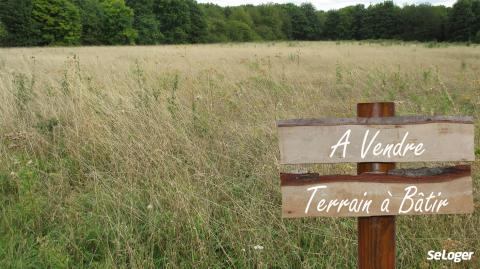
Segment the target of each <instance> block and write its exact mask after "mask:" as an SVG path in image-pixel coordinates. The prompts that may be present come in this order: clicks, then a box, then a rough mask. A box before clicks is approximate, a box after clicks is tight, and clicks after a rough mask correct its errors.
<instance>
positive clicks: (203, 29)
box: [188, 1, 208, 43]
mask: <svg viewBox="0 0 480 269" xmlns="http://www.w3.org/2000/svg"><path fill="white" fill-rule="evenodd" d="M189 6H190V24H191V25H190V29H189V32H188V34H189V41H190V42H191V43H201V42H202V43H203V42H205V41H206V37H207V34H208V28H207V27H208V25H207V20H206V18H205V13H204V11H203V9H201V8H200V7H199V6H198V4H197V3H196V2H195V1H189Z"/></svg>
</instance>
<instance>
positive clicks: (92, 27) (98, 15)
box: [75, 0, 105, 45]
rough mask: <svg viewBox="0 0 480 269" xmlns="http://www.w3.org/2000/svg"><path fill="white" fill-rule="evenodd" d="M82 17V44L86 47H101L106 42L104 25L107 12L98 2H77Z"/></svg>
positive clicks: (91, 0) (92, 0) (78, 0)
mask: <svg viewBox="0 0 480 269" xmlns="http://www.w3.org/2000/svg"><path fill="white" fill-rule="evenodd" d="M75 3H76V4H77V6H79V7H80V13H81V17H82V36H81V43H82V44H84V45H101V44H103V42H104V35H103V24H104V22H105V12H104V10H103V6H102V5H101V2H100V1H98V0H76V1H75Z"/></svg>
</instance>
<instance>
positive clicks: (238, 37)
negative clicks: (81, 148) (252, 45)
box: [226, 20, 258, 42]
mask: <svg viewBox="0 0 480 269" xmlns="http://www.w3.org/2000/svg"><path fill="white" fill-rule="evenodd" d="M226 28H227V33H228V37H229V39H230V41H235V42H242V41H253V40H257V39H258V36H257V35H256V33H255V32H254V31H253V30H252V28H250V26H249V25H248V24H246V23H244V22H241V21H237V20H229V21H228V22H227V24H226Z"/></svg>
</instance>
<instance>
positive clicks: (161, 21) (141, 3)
mask: <svg viewBox="0 0 480 269" xmlns="http://www.w3.org/2000/svg"><path fill="white" fill-rule="evenodd" d="M365 39H396V40H405V41H437V42H444V41H448V42H475V43H480V0H459V1H457V2H456V3H455V4H454V5H453V7H451V8H450V7H445V6H432V5H429V4H419V5H405V6H403V7H399V6H397V5H395V4H394V3H393V2H392V1H385V2H382V3H379V4H375V5H370V6H367V7H366V6H364V5H361V4H360V5H355V6H348V7H345V8H342V9H338V10H330V11H321V10H316V9H315V7H314V6H313V5H312V4H309V3H305V4H302V5H300V6H297V5H294V4H273V3H272V4H264V5H258V6H254V5H242V6H237V7H220V6H218V5H214V4H198V3H197V2H196V1H194V0H0V46H4V47H13V46H70V45H131V44H139V45H153V44H188V43H219V42H245V41H272V40H365Z"/></svg>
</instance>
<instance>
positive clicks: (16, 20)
mask: <svg viewBox="0 0 480 269" xmlns="http://www.w3.org/2000/svg"><path fill="white" fill-rule="evenodd" d="M32 10H33V3H32V1H31V0H0V21H1V22H2V23H3V25H4V27H5V31H6V33H7V34H6V36H5V37H4V38H3V40H2V42H1V44H2V45H3V46H35V45H37V44H38V41H37V40H36V38H37V37H38V34H37V31H38V27H37V25H36V21H34V20H33V18H32Z"/></svg>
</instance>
